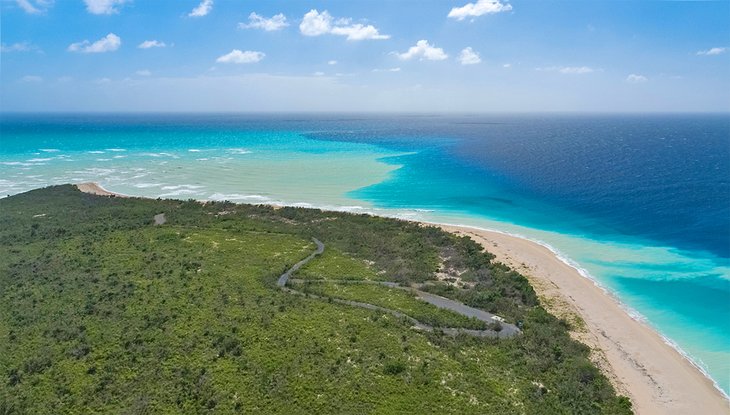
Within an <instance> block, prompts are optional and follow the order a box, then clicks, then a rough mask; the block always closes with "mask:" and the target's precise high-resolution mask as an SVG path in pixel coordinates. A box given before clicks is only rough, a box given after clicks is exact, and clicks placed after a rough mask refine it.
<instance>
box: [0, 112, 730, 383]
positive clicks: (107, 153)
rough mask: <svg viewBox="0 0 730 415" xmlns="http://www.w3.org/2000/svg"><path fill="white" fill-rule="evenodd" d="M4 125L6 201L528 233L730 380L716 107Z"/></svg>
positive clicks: (5, 121)
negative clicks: (116, 199)
mask: <svg viewBox="0 0 730 415" xmlns="http://www.w3.org/2000/svg"><path fill="white" fill-rule="evenodd" d="M0 120H1V121H2V122H0V133H1V135H0V194H2V195H7V194H15V193H19V192H23V191H26V190H30V189H33V188H37V187H41V186H46V185H50V184H60V183H68V182H76V183H77V182H85V181H97V182H99V183H101V184H102V185H103V186H104V187H106V188H108V189H110V190H113V191H116V192H120V193H125V194H130V195H139V196H149V197H169V198H182V199H187V198H194V199H214V200H232V201H236V202H245V203H278V204H289V205H301V206H317V207H324V208H329V209H341V210H350V211H355V212H373V213H378V214H384V215H392V216H397V217H402V218H407V219H417V220H427V221H433V222H441V223H452V224H465V225H471V226H477V227H482V228H486V229H494V230H499V231H504V232H509V233H513V234H517V235H521V236H525V237H527V238H530V239H533V240H536V241H539V242H541V243H544V244H547V245H549V246H550V247H551V248H552V249H553V250H554V251H556V252H557V253H558V254H559V255H560V256H561V257H563V258H564V259H565V260H566V261H568V262H569V263H571V264H574V265H575V266H577V267H579V268H580V269H581V270H582V271H583V272H584V273H585V275H586V276H590V277H591V278H594V279H595V280H596V281H597V282H598V283H599V284H600V285H601V286H603V287H605V288H606V289H607V290H609V291H610V292H612V293H614V294H615V295H616V296H617V298H618V299H619V300H620V301H622V302H623V303H624V304H625V305H626V306H627V309H629V311H631V312H633V313H635V314H636V315H637V316H641V317H642V318H645V319H646V320H647V322H648V323H649V324H651V325H652V326H653V327H655V328H656V329H657V330H658V331H659V332H660V333H661V334H663V335H664V336H666V337H667V338H668V339H671V342H673V343H675V344H676V345H677V346H678V347H679V348H681V350H682V351H684V352H686V353H687V354H688V355H689V356H690V357H691V358H692V359H693V361H695V362H696V363H697V364H698V365H699V366H700V367H702V368H703V369H704V370H705V371H706V372H707V373H709V374H710V375H711V376H712V378H713V379H714V380H715V381H716V382H717V383H718V385H719V386H720V387H721V389H722V390H724V391H725V392H726V393H727V392H729V391H730V308H729V307H730V264H729V262H728V255H727V254H726V252H727V249H728V248H729V247H730V233H729V232H728V229H730V228H729V227H728V220H729V219H728V218H730V214H729V215H725V214H726V213H730V208H728V205H730V202H728V200H730V192H729V191H728V180H727V178H728V177H730V172H729V170H730V169H728V164H729V163H728V161H727V160H726V158H730V157H726V156H727V154H726V153H730V150H728V148H730V139H728V137H727V135H726V130H724V129H723V128H725V126H726V125H730V123H727V122H726V121H727V120H726V119H724V118H721V119H720V120H719V121H718V119H716V118H713V117H710V118H707V119H703V118H689V119H686V120H685V119H659V120H656V119H648V120H645V121H642V120H641V119H638V120H637V119H634V118H631V119H628V120H627V119H621V118H617V119H611V118H609V119H606V118H595V119H585V118H580V117H579V118H575V119H570V118H568V119H560V118H557V119H549V120H547V121H546V120H541V119H537V118H535V117H533V118H529V117H527V118H519V119H515V118H509V117H507V118H505V119H498V120H491V119H487V120H484V119H481V118H477V119H475V118H474V117H466V116H465V117H452V118H445V117H442V118H439V117H435V118H429V119H423V118H418V117H350V118H348V117H342V116H332V117H327V116H317V117H311V116H308V117H307V116H302V117H298V116H287V117H284V116H264V115H262V116H243V117H242V116H226V115H220V116H189V115H185V116H183V115H181V116H125V117H123V116H93V117H89V116H78V115H76V116H25V117H5V118H2V119H0ZM492 121H494V122H492ZM708 126H709V127H708ZM531 137H532V138H531ZM586 137H588V138H586ZM697 140H704V141H702V143H701V144H702V146H703V148H701V149H697V148H696V147H697V146H698V145H697V144H695V141H697ZM546 143H547V144H546ZM668 161H671V168H666V167H665V166H667V163H668ZM596 166H600V168H598V167H596ZM708 171H709V172H708ZM725 216H727V218H726V217H725ZM725 244H727V245H728V246H727V247H726V246H725Z"/></svg>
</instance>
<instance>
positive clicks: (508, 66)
mask: <svg viewBox="0 0 730 415" xmlns="http://www.w3.org/2000/svg"><path fill="white" fill-rule="evenodd" d="M502 67H503V68H505V69H509V68H511V67H512V64H511V63H505V64H504V65H502Z"/></svg>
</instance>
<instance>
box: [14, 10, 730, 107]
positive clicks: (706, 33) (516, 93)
mask: <svg viewBox="0 0 730 415" xmlns="http://www.w3.org/2000/svg"><path fill="white" fill-rule="evenodd" d="M0 13H1V15H0V16H1V17H0V18H1V19H2V21H1V23H2V25H1V27H0V31H1V32H0V40H1V42H2V53H1V54H0V109H2V110H3V111H406V112H408V111H469V112H502V111H506V112H514V111H518V112H519V111H598V112H645V111H728V110H730V92H728V91H730V2H728V1H721V2H656V1H652V2H643V1H607V2H603V1H555V2H552V1H518V0H515V1H510V2H505V1H501V2H498V1H493V0H488V1H485V0H481V1H480V0H456V1H446V0H443V1H380V2H376V1H373V0H369V1H354V0H352V1H314V2H304V1H291V0H290V1H271V0H270V1H265V2H261V1H245V0H212V1H211V0H175V1H172V0H170V1H165V0H155V1H150V0H148V1H145V0H55V1H54V0H0ZM252 13H254V14H253V15H252ZM145 46H146V47H145Z"/></svg>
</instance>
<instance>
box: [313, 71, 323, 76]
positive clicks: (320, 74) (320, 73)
mask: <svg viewBox="0 0 730 415" xmlns="http://www.w3.org/2000/svg"><path fill="white" fill-rule="evenodd" d="M314 76H324V72H322V71H317V72H315V73H314Z"/></svg>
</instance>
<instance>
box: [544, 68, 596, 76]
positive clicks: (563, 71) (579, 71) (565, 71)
mask: <svg viewBox="0 0 730 415" xmlns="http://www.w3.org/2000/svg"><path fill="white" fill-rule="evenodd" d="M535 70H538V71H544V72H560V73H561V74H564V75H583V74H587V73H592V72H596V69H593V68H591V67H588V66H549V67H547V68H535Z"/></svg>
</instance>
